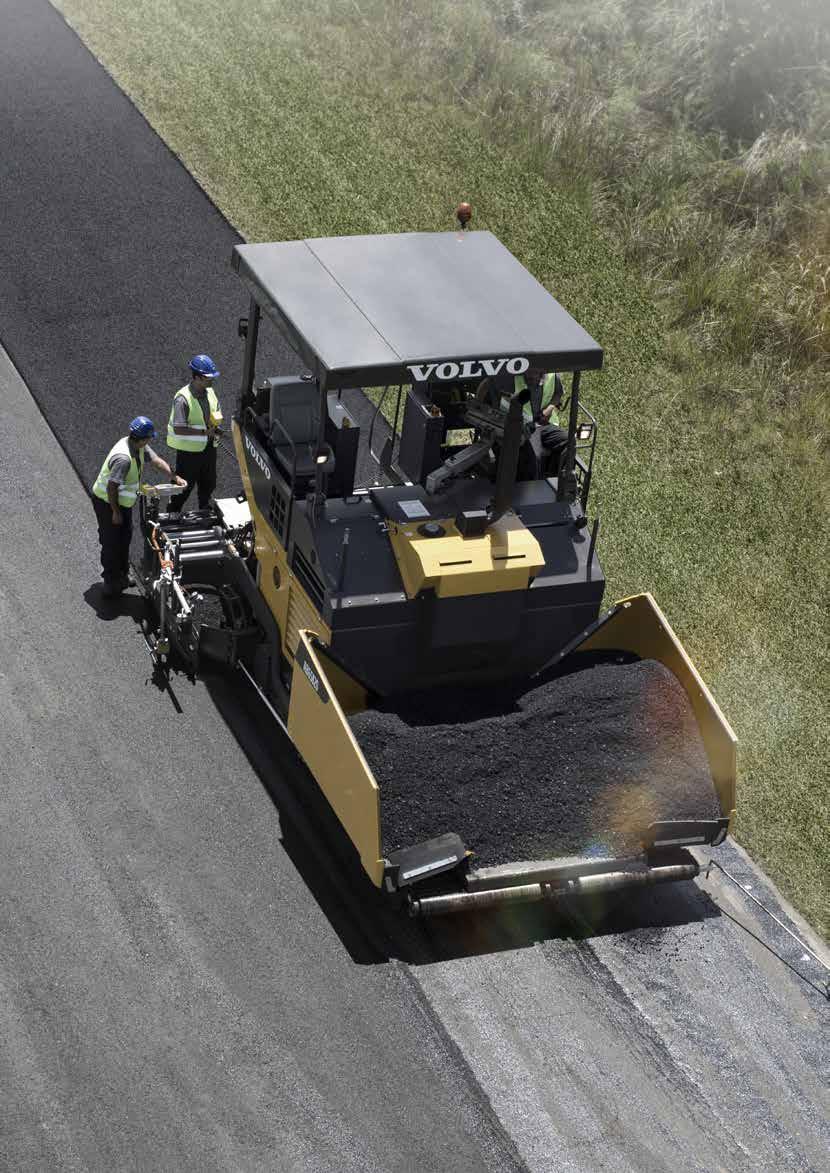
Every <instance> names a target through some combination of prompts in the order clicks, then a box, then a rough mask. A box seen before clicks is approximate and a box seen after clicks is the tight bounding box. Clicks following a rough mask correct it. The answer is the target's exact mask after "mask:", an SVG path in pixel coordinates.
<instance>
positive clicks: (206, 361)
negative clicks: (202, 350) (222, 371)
mask: <svg viewBox="0 0 830 1173" xmlns="http://www.w3.org/2000/svg"><path fill="white" fill-rule="evenodd" d="M188 365H189V367H190V369H191V371H193V372H194V373H195V374H197V375H208V376H209V377H210V378H211V379H215V378H217V377H218V375H219V372H218V371H217V369H216V363H215V362H214V361H213V359H212V358H211V357H210V355H209V354H194V356H193V358H192V359H191V360H190V363H189V364H188Z"/></svg>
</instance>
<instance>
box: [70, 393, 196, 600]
mask: <svg viewBox="0 0 830 1173" xmlns="http://www.w3.org/2000/svg"><path fill="white" fill-rule="evenodd" d="M155 436H156V429H155V428H154V427H153V421H152V420H150V419H148V418H147V416H146V415H138V416H136V418H135V419H134V420H133V422H132V423H131V424H130V430H129V433H128V434H127V435H126V436H122V437H121V439H120V440H118V441H116V443H115V444H113V446H112V448H110V450H109V452H108V453H107V455H106V458H105V460H104V463H103V464H102V465H101V471H100V472H99V473H98V476H97V477H96V478H95V483H94V484H93V486H92V504H93V506H94V508H95V516H96V517H97V519H98V540H99V541H100V543H101V570H102V571H103V578H104V594H105V595H106V597H107V598H108V599H111V598H114V597H115V596H116V595H120V594H121V592H122V591H123V590H124V589H125V588H126V587H128V586H132V585H133V584H132V582H131V581H130V538H131V537H132V532H133V505H135V502H136V498H137V497H138V491H139V488H140V486H141V479H142V475H143V471H144V465H145V464H150V465H152V467H153V468H157V469H158V470H159V471H160V472H161V473H163V474H164V475H165V476H167V477H172V476H173V473H172V472H171V469H170V465H169V464H168V463H167V461H166V460H162V459H161V457H160V456H156V454H155V452H154V451H153V450H152V448H150V447H149V442H150V441H151V440H154V439H155ZM175 480H176V483H177V484H180V485H184V484H185V481H184V480H183V479H182V478H181V477H176V478H175Z"/></svg>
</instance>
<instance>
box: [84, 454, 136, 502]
mask: <svg viewBox="0 0 830 1173" xmlns="http://www.w3.org/2000/svg"><path fill="white" fill-rule="evenodd" d="M113 456H126V457H127V459H128V460H129V462H130V467H129V468H128V470H127V475H126V476H125V477H124V483H123V485H119V486H118V504H119V505H121V506H122V507H123V508H124V509H131V508H132V506H133V505H135V499H136V497H137V496H138V486H139V484H140V482H141V470H142V468H143V467H144V449H143V448H139V449H138V452H137V453H136V454H133V452H131V451H130V439H129V436H122V438H121V439H120V440H119V441H118V442H117V443H115V444H113V446H112V448H110V450H109V452H108V453H107V455H106V458H105V460H104V463H103V464H102V465H101V471H100V472H99V473H98V476H97V478H96V480H95V484H94V485H93V486H92V491H93V493H94V494H95V496H96V497H100V498H101V500H102V501H109V499H110V498H109V493H108V492H107V485H108V484H109V482H110V461H111V460H112V458H113Z"/></svg>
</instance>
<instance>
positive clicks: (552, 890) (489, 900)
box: [409, 861, 700, 917]
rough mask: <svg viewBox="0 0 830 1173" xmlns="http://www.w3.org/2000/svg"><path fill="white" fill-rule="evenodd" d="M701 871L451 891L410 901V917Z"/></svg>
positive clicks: (666, 869)
mask: <svg viewBox="0 0 830 1173" xmlns="http://www.w3.org/2000/svg"><path fill="white" fill-rule="evenodd" d="M699 872H700V868H699V867H698V865H697V863H695V862H694V861H692V862H690V863H679V864H678V863H675V864H667V865H665V866H663V867H653V868H647V869H645V870H643V871H631V872H601V873H600V874H599V875H596V876H582V877H580V878H576V879H569V880H565V881H564V882H562V883H559V884H552V883H550V882H547V881H545V882H543V883H540V884H520V885H517V886H516V887H515V888H489V889H485V891H483V892H453V893H450V894H448V895H446V896H424V897H423V898H422V899H420V900H411V901H410V904H409V915H410V916H424V917H429V916H446V915H447V914H449V913H453V912H473V911H478V910H480V909H484V908H495V907H496V905H498V904H533V903H536V902H538V901H540V900H550V901H554V902H555V901H557V900H561V899H563V898H564V897H568V896H589V895H592V894H594V893H597V892H618V891H620V890H621V889H623V888H647V887H650V886H651V885H653V884H669V883H673V882H674V881H676V880H693V879H694V878H695V876H696V875H698V873H699Z"/></svg>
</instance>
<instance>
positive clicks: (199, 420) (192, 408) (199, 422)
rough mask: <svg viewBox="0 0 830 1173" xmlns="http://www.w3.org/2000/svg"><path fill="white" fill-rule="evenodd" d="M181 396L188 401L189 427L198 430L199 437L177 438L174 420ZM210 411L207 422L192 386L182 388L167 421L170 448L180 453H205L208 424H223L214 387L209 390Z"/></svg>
mask: <svg viewBox="0 0 830 1173" xmlns="http://www.w3.org/2000/svg"><path fill="white" fill-rule="evenodd" d="M180 395H183V396H184V397H185V399H186V400H187V426H188V427H189V428H198V429H199V431H200V432H201V433H202V434H201V435H199V436H177V435H176V433H175V432H174V431H173V418H174V416H175V414H176V400H177V399H178V397H179V396H180ZM207 401H208V411H209V415H210V419H209V420H206V419H205V417H204V413H203V412H202V408H201V405H200V403H199V400H198V399H197V398H196V396H195V395H194V394H193V392H192V391H191V390H190V384H189V383H188V384H186V385H185V386H184V387H182V389H181V391H177V392H176V394H175V395H174V396H173V405H172V406H171V408H170V418H169V419H168V421H167V444H168V447H170V448H176V449H178V451H179V452H204V450H205V449H206V448H207V443H208V437H207V430H208V423H211V424H214V425H217V424H221V422H222V410H221V408H220V407H219V400H218V399H217V397H216V392H215V391H214V390H213V388H212V387H208V389H207Z"/></svg>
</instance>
